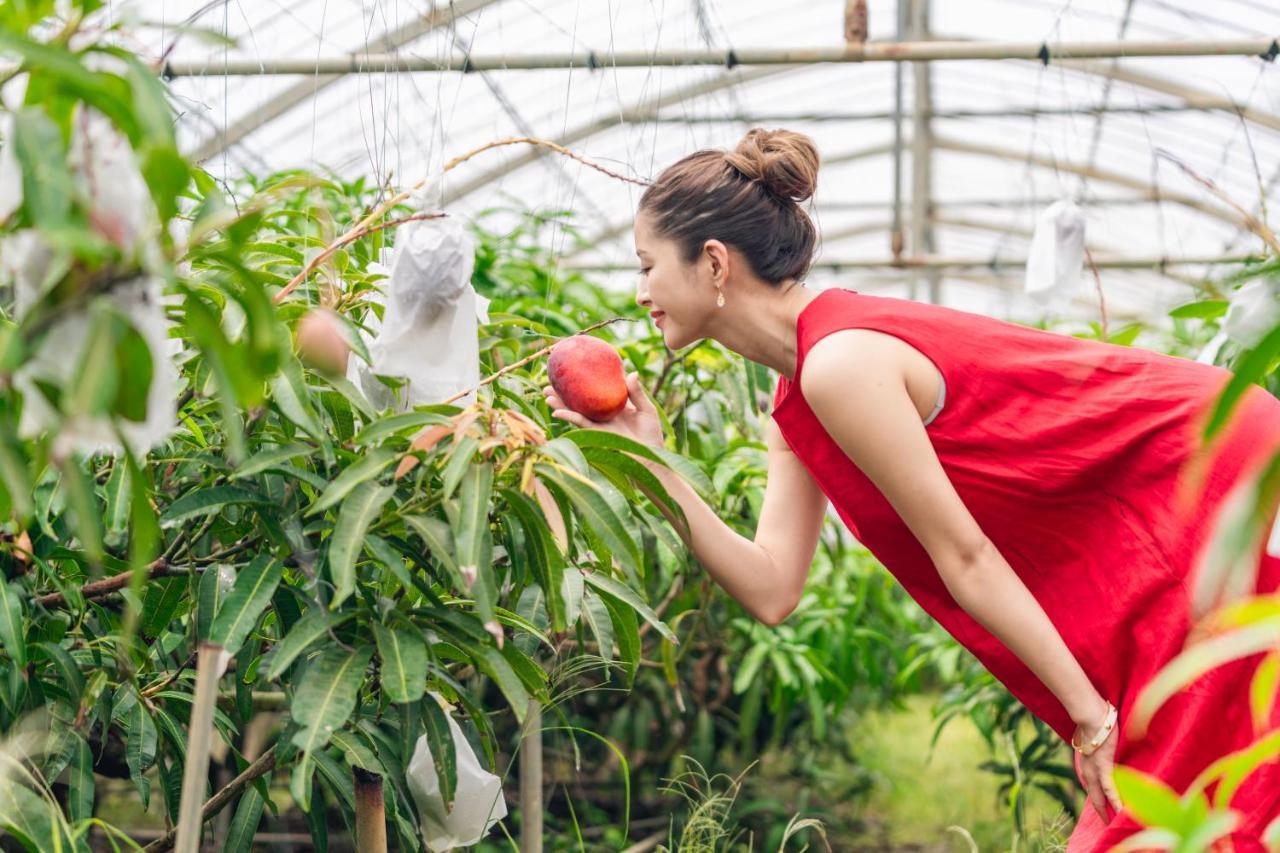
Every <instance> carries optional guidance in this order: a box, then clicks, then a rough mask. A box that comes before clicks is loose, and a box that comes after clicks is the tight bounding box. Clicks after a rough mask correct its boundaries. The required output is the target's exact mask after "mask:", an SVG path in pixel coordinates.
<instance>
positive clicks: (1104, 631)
mask: <svg viewBox="0 0 1280 853" xmlns="http://www.w3.org/2000/svg"><path fill="white" fill-rule="evenodd" d="M817 171H818V154H817V151H816V150H815V148H814V147H813V144H812V142H811V141H810V140H809V139H808V138H807V137H805V136H803V135H801V134H796V133H790V132H787V131H772V132H769V131H762V130H753V131H751V132H750V133H748V134H747V136H746V137H745V138H744V139H743V140H742V142H741V143H740V144H739V145H738V147H737V149H736V150H735V151H733V152H724V151H714V150H713V151H700V152H697V153H695V154H692V155H690V156H689V157H686V158H684V159H683V160H681V161H679V162H677V163H676V164H674V165H673V166H671V167H670V168H668V169H667V170H666V171H665V172H663V173H662V175H661V176H659V178H658V179H657V181H655V182H654V183H653V185H652V186H651V187H650V188H648V189H647V190H646V192H645V194H644V196H643V197H642V199H641V202H640V208H639V213H638V215H637V217H636V223H635V241H636V250H637V255H638V257H639V259H640V266H641V279H640V284H639V288H638V293H637V300H638V301H639V303H640V304H642V305H644V306H645V307H647V308H649V309H650V313H651V315H652V316H653V318H654V322H655V323H656V324H657V326H658V328H659V329H660V330H661V331H662V334H663V338H664V340H665V342H666V343H667V345H668V346H670V347H671V348H673V349H674V348H679V347H684V346H687V345H689V344H691V343H694V342H695V341H698V340H700V339H703V338H712V339H714V340H716V341H718V342H720V343H721V344H723V345H724V346H726V347H727V348H729V349H731V350H733V351H735V352H737V353H740V354H741V355H743V356H744V357H746V358H748V359H751V360H752V361H755V362H758V363H760V364H764V365H766V366H768V367H771V368H773V369H775V370H777V371H778V373H779V374H780V376H781V378H780V380H779V384H778V389H777V394H776V396H775V401H774V402H775V407H774V411H773V418H772V421H771V422H770V423H768V425H767V427H766V432H767V436H766V439H767V445H768V485H767V487H766V491H765V499H764V504H763V508H762V510H761V515H760V521H759V526H758V529H757V531H756V535H755V538H754V540H748V539H746V538H744V537H742V536H740V535H738V534H737V533H735V532H734V531H733V530H732V529H730V528H729V527H728V526H727V525H726V524H725V523H724V522H722V521H721V520H720V519H719V518H717V517H716V516H715V514H714V512H713V511H712V510H711V509H710V508H709V507H708V506H707V505H706V504H705V503H704V502H703V501H702V500H701V499H700V498H699V497H698V496H697V495H696V494H695V493H694V492H693V491H692V490H691V489H690V488H689V487H688V486H687V484H685V483H684V482H683V481H681V480H680V479H679V478H677V477H675V476H674V475H672V474H671V473H670V472H668V471H666V470H665V469H661V468H658V467H656V466H655V467H654V470H655V473H657V474H658V475H659V476H660V477H662V478H663V479H664V484H665V485H666V487H667V488H668V489H669V490H670V492H671V495H672V497H673V498H674V499H675V500H677V501H678V502H679V503H680V504H681V506H682V508H683V509H684V512H685V515H686V517H687V519H688V521H689V524H690V528H691V534H692V536H691V547H692V549H693V550H694V552H695V553H696V555H697V557H698V561H699V562H700V563H701V564H702V565H703V566H705V567H706V569H707V571H708V572H709V573H710V574H711V576H712V577H713V578H714V579H715V580H716V582H717V583H719V584H720V585H721V586H722V587H724V589H725V590H726V591H727V592H728V593H729V594H730V595H732V596H733V597H734V598H735V599H737V600H738V601H739V602H741V604H742V605H743V607H744V608H746V610H747V611H748V612H750V613H751V614H752V615H753V616H755V617H756V618H757V619H759V620H761V621H762V622H765V623H767V624H770V625H776V624H777V623H779V622H781V621H782V620H783V619H785V618H786V616H787V615H788V614H789V613H790V612H791V611H792V609H794V607H795V606H796V603H797V602H798V600H799V598H800V594H801V590H802V587H803V586H804V582H805V578H806V577H807V574H808V570H809V565H810V563H811V561H812V558H813V554H814V550H815V548H816V544H817V539H818V533H819V528H820V526H821V523H822V518H823V515H824V512H825V510H826V507H827V503H828V501H829V502H830V503H831V504H832V505H833V506H834V508H835V509H836V511H837V513H838V514H839V516H840V518H841V519H842V520H843V521H844V523H845V524H846V525H847V526H848V527H849V529H850V531H851V532H852V533H853V534H854V536H856V537H857V539H858V540H859V541H860V542H861V543H862V544H863V545H865V546H866V547H867V548H868V549H869V550H870V551H871V552H872V553H873V554H874V555H875V556H876V557H877V558H878V559H879V560H880V561H881V562H882V563H883V564H884V565H885V567H886V568H888V570H889V571H890V572H892V573H893V574H894V575H895V577H896V578H897V579H898V580H899V581H900V582H901V583H902V585H903V586H904V587H905V588H906V590H907V591H908V592H909V593H910V594H911V596H912V597H913V598H914V599H915V600H916V601H918V602H919V603H920V604H921V605H922V606H923V608H924V609H925V610H926V611H927V612H928V613H930V614H931V615H932V616H933V617H934V618H935V619H937V620H938V622H939V623H940V624H941V625H942V626H943V627H944V628H945V629H946V630H947V631H949V632H950V633H951V634H952V635H953V636H954V637H955V638H956V639H957V640H958V641H959V642H960V643H962V644H963V645H964V646H965V647H966V648H968V649H969V650H970V651H971V652H973V654H974V655H975V656H977V658H978V659H979V660H981V661H982V662H983V664H985V665H986V666H987V668H988V669H989V670H990V671H991V672H992V673H993V674H994V675H995V676H996V677H997V678H998V679H999V680H1000V681H1001V682H1002V683H1004V684H1005V685H1006V686H1007V687H1008V688H1009V690H1010V691H1011V692H1012V693H1013V694H1014V695H1015V696H1017V697H1018V698H1019V700H1021V701H1022V702H1023V703H1025V704H1026V706H1027V707H1028V708H1029V709H1030V710H1031V711H1032V712H1033V713H1035V714H1036V715H1037V716H1038V717H1039V718H1040V719H1042V720H1044V721H1045V722H1046V723H1048V724H1049V725H1050V726H1052V727H1053V729H1054V730H1055V731H1056V732H1057V733H1058V734H1059V735H1060V736H1061V737H1062V738H1063V739H1064V740H1065V741H1068V742H1072V744H1073V746H1074V747H1076V748H1077V754H1076V768H1077V772H1078V773H1079V776H1080V779H1081V782H1082V784H1083V785H1084V787H1085V789H1086V790H1087V792H1088V799H1089V807H1088V808H1086V809H1085V813H1084V814H1083V815H1082V817H1081V819H1080V821H1079V823H1078V824H1077V826H1076V828H1075V831H1074V833H1073V834H1072V838H1071V841H1070V844H1069V846H1068V850H1070V851H1073V852H1074V851H1095V850H1097V851H1103V850H1107V849H1110V848H1111V847H1112V846H1113V845H1114V844H1116V843H1117V842H1119V841H1121V840H1122V839H1124V838H1125V837H1127V836H1129V835H1131V834H1133V833H1134V832H1135V831H1137V830H1138V829H1139V828H1140V825H1139V824H1138V823H1136V822H1135V821H1134V819H1133V817H1132V816H1131V815H1129V814H1127V813H1125V812H1124V811H1123V809H1122V808H1121V803H1120V800H1119V797H1118V795H1117V793H1116V790H1115V787H1114V784H1113V782H1112V779H1111V770H1112V768H1113V766H1114V765H1115V764H1116V763H1122V764H1125V765H1127V766H1130V767H1134V768H1136V769H1139V770H1143V771H1145V772H1148V773H1151V774H1154V775H1155V776H1157V777H1159V778H1160V779H1162V780H1163V781H1164V782H1166V783H1167V784H1169V785H1171V786H1173V787H1174V788H1175V789H1177V790H1178V791H1182V790H1185V788H1186V787H1187V785H1188V784H1189V783H1190V782H1191V781H1192V779H1194V778H1195V776H1196V774H1197V773H1199V772H1200V771H1201V770H1203V769H1204V768H1205V767H1206V766H1207V765H1208V764H1210V763H1211V762H1212V761H1213V760H1214V759H1216V758H1218V757H1220V756H1222V755H1224V754H1226V753H1228V752H1230V751H1232V750H1235V749H1239V748H1241V747H1243V746H1246V745H1247V744H1249V743H1251V742H1252V741H1253V739H1254V736H1255V732H1254V730H1253V724H1252V721H1251V718H1250V712H1249V703H1248V699H1247V693H1248V683H1249V681H1248V677H1249V674H1250V673H1251V672H1252V667H1253V666H1254V665H1256V663H1257V659H1256V658H1253V659H1246V660H1242V661H1239V662H1237V663H1235V664H1232V665H1229V666H1224V667H1220V668H1218V669H1216V670H1214V671H1212V672H1211V673H1209V674H1207V675H1205V676H1204V677H1202V678H1200V679H1198V680H1197V681H1196V682H1194V683H1193V684H1192V685H1191V686H1190V687H1189V688H1188V689H1186V690H1184V691H1182V692H1181V693H1179V694H1178V695H1177V696H1175V697H1174V698H1173V699H1171V700H1170V701H1169V702H1168V703H1166V705H1165V706H1164V707H1162V708H1161V709H1160V711H1159V712H1158V713H1157V714H1156V716H1155V717H1154V719H1153V720H1152V721H1151V724H1150V725H1149V727H1148V729H1147V731H1146V732H1145V734H1144V735H1143V736H1142V737H1136V736H1135V737H1130V736H1129V735H1128V734H1127V732H1126V728H1125V722H1126V720H1127V719H1128V715H1129V711H1130V710H1131V709H1132V707H1133V705H1134V702H1135V699H1136V697H1137V696H1138V694H1139V693H1140V692H1141V690H1142V688H1143V687H1144V685H1146V684H1147V683H1148V682H1149V681H1150V679H1151V678H1152V676H1153V675H1154V674H1155V673H1156V672H1157V671H1159V670H1160V668H1161V667H1162V666H1163V665H1164V664H1166V663H1167V662H1168V661H1169V660H1171V659H1172V658H1173V657H1174V656H1176V655H1177V654H1178V653H1179V652H1180V651H1181V650H1182V648H1183V646H1184V644H1185V642H1186V639H1187V634H1188V630H1189V628H1190V621H1191V620H1190V598H1189V590H1190V587H1191V585H1192V583H1193V568H1194V566H1195V564H1196V560H1197V557H1198V555H1199V553H1200V551H1201V548H1202V547H1203V546H1204V544H1205V543H1206V541H1207V537H1208V535H1209V531H1210V528H1211V526H1212V522H1213V520H1214V518H1215V513H1216V510H1218V509H1219V508H1220V506H1221V504H1222V502H1223V499H1224V497H1225V496H1226V495H1227V493H1228V492H1229V490H1230V489H1231V487H1232V486H1233V485H1234V484H1236V483H1237V482H1240V481H1241V480H1242V478H1243V477H1245V476H1247V475H1248V474H1249V473H1251V472H1255V471H1257V470H1258V469H1259V467H1260V466H1261V465H1263V464H1264V463H1265V462H1266V461H1267V460H1269V459H1270V458H1271V457H1272V456H1273V455H1274V454H1275V453H1276V452H1277V451H1278V450H1280V400H1277V399H1276V398H1274V397H1272V396H1270V395H1269V394H1267V393H1266V392H1265V391H1263V390H1262V389H1261V388H1257V387H1254V388H1251V389H1250V391H1249V393H1248V394H1246V395H1245V397H1244V399H1243V400H1242V401H1241V403H1240V404H1239V407H1238V409H1237V411H1236V412H1235V413H1234V414H1233V418H1232V422H1231V424H1230V426H1229V427H1228V429H1227V431H1226V435H1225V436H1224V437H1223V438H1222V439H1221V440H1218V441H1215V442H1214V445H1213V446H1212V448H1203V447H1201V444H1200V442H1199V439H1198V436H1199V428H1200V426H1201V424H1202V419H1203V417H1204V416H1205V414H1206V412H1207V411H1208V409H1209V408H1211V407H1212V405H1213V403H1214V401H1215V400H1216V398H1217V396H1218V394H1219V393H1220V391H1221V390H1222V388H1223V385H1224V384H1225V383H1226V382H1227V381H1228V380H1229V378H1230V374H1229V373H1228V371H1226V370H1223V369H1221V368H1218V367H1213V366H1209V365H1203V364H1198V363H1195V362H1192V361H1189V360H1186V359H1181V358H1174V357H1171V356H1165V355H1161V354H1158V353H1154V352H1150V351H1147V350H1143V349H1138V348H1131V347H1122V346H1116V345H1112V344H1106V343H1101V342H1098V341H1089V340H1081V339H1077V338H1073V337H1070V336H1067V335H1062V334H1057V333H1052V332H1046V331H1042V330H1037V329H1031V328H1027V327H1023V326H1019V325H1015V324H1012V323H1006V322H1002V321H999V320H995V319H992V318H988V317H984V316H980V315H976V314H971V313H968V312H963V311H957V310H953V309H949V308H944V307H940V306H935V305H928V304H920V303H916V302H912V301H909V300H902V299H893V298H886V297H876V296H871V295H865V294H860V293H857V292H854V291H852V290H843V289H834V290H827V291H822V292H820V293H814V292H812V291H811V290H809V289H807V288H805V287H804V286H803V285H802V284H801V282H802V280H803V278H804V275H805V273H806V271H807V269H808V266H809V263H810V261H811V259H812V255H813V251H814V248H815V244H816V240H817V235H816V232H815V229H814V226H813V224H812V222H811V221H810V219H809V217H808V216H807V215H806V214H805V212H804V211H803V210H802V209H801V207H800V205H799V202H802V201H804V200H805V199H807V198H809V197H810V196H811V195H812V194H813V191H814V188H815V183H816V177H817ZM628 383H629V386H630V388H631V403H630V404H629V405H628V407H627V410H626V411H625V412H624V413H623V414H622V415H620V416H619V417H618V418H616V419H614V420H613V421H610V422H608V423H606V424H597V423H594V422H590V421H587V420H586V419H584V418H583V417H582V416H581V415H578V414H576V413H574V412H572V411H570V410H568V409H566V408H565V407H564V405H563V403H562V402H561V401H560V400H559V399H558V398H556V397H555V395H554V394H553V393H551V392H550V391H549V390H548V399H549V402H550V403H551V405H552V407H553V409H554V414H555V416H556V417H559V418H562V419H564V420H567V421H569V422H571V423H574V424H577V425H579V426H586V427H595V428H601V429H608V430H613V431H616V432H620V433H622V434H625V435H629V436H631V437H633V438H636V439H638V440H640V441H643V442H648V443H651V444H654V445H660V444H661V442H662V435H661V431H660V428H659V425H658V420H657V418H656V416H655V413H654V410H653V406H652V404H651V403H650V402H649V400H648V398H647V397H646V396H645V394H644V393H643V391H642V390H641V388H640V386H639V384H638V377H637V376H636V375H634V374H633V375H632V376H630V377H628ZM1192 461H1195V462H1198V463H1199V464H1198V465H1197V466H1194V468H1195V470H1198V471H1200V472H1202V476H1203V479H1202V480H1197V481H1196V486H1195V488H1194V489H1193V490H1191V498H1192V499H1191V500H1188V499H1187V497H1188V489H1187V484H1188V482H1189V480H1188V477H1189V476H1190V471H1191V470H1192V467H1191V466H1189V465H1188V463H1190V462H1192ZM1206 463H1207V464H1206ZM1256 589H1257V591H1258V592H1275V591H1277V590H1280V559H1278V558H1277V557H1275V556H1271V555H1269V554H1267V553H1265V551H1263V549H1261V548H1260V549H1259V554H1258V578H1257V584H1256ZM1271 722H1272V724H1273V725H1274V726H1280V710H1278V711H1276V713H1275V715H1274V719H1273V720H1272V721H1271ZM1232 806H1233V808H1235V809H1236V810H1237V811H1238V812H1240V814H1241V816H1242V817H1241V820H1240V823H1239V825H1238V826H1237V829H1236V832H1235V833H1234V834H1233V835H1232V838H1231V840H1232V842H1233V843H1234V847H1235V849H1236V850H1240V851H1246V850H1247V851H1262V850H1263V846H1262V843H1261V841H1260V834H1261V832H1262V831H1263V830H1264V829H1265V828H1266V826H1267V825H1268V824H1269V823H1270V821H1271V820H1273V819H1275V818H1276V817H1277V816H1280V767H1278V766H1277V765H1276V764H1275V763H1272V764H1271V765H1269V766H1268V767H1266V768H1264V769H1263V770H1261V771H1259V772H1257V773H1255V774H1254V775H1253V776H1252V777H1251V778H1250V780H1249V782H1248V783H1247V784H1245V785H1243V786H1242V787H1241V788H1240V790H1239V791H1238V792H1237V794H1236V795H1235V797H1234V798H1233V800H1232Z"/></svg>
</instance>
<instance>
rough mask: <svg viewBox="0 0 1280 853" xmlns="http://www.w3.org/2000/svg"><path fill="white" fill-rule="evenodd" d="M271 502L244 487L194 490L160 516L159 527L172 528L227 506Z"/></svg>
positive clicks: (217, 487)
mask: <svg viewBox="0 0 1280 853" xmlns="http://www.w3.org/2000/svg"><path fill="white" fill-rule="evenodd" d="M270 504H271V501H270V500H269V499H268V498H267V497H266V496H264V495H262V494H261V493H259V492H255V491H253V490H252V489H247V488H245V487H244V486H214V487H213V488H203V487H201V488H195V489H192V490H191V491H189V492H187V493H186V494H185V495H183V496H182V497H180V498H178V499H177V500H176V501H174V502H173V503H171V504H169V506H168V507H166V508H165V511H164V512H162V513H161V514H160V526H161V527H173V526H174V525H175V524H177V523H179V522H181V521H185V520H187V519H188V518H195V517H196V516H199V515H209V514H210V513H214V512H220V511H221V510H223V509H224V508H226V507H228V506H269V505H270Z"/></svg>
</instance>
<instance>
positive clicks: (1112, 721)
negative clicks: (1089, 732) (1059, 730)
mask: <svg viewBox="0 0 1280 853" xmlns="http://www.w3.org/2000/svg"><path fill="white" fill-rule="evenodd" d="M1119 717H1120V715H1119V714H1118V713H1117V712H1116V706H1115V705H1112V704H1111V703H1110V702H1108V703H1107V718H1106V719H1105V720H1104V721H1103V722H1102V728H1100V729H1098V731H1097V733H1096V734H1094V736H1093V737H1092V738H1090V739H1089V742H1088V743H1083V744H1078V743H1076V736H1075V733H1074V732H1073V733H1072V735H1071V748H1072V749H1074V750H1075V751H1076V752H1078V753H1080V754H1081V755H1093V754H1094V753H1095V752H1097V751H1098V747H1100V746H1102V745H1103V744H1104V743H1106V742H1107V738H1109V737H1110V736H1111V730H1112V729H1114V728H1115V727H1116V720H1118V719H1119ZM1078 728H1079V727H1078V726H1077V729H1078Z"/></svg>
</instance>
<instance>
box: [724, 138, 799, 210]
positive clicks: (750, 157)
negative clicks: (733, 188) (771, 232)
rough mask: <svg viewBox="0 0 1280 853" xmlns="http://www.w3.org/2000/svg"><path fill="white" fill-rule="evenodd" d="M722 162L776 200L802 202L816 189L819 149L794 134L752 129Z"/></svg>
mask: <svg viewBox="0 0 1280 853" xmlns="http://www.w3.org/2000/svg"><path fill="white" fill-rule="evenodd" d="M725 160H726V161H727V162H728V163H729V165H730V166H732V167H733V168H735V169H737V170H738V171H739V172H741V173H742V175H743V176H744V177H746V178H747V179H749V180H752V181H756V182H758V183H760V184H761V185H763V186H764V188H765V189H766V190H768V191H769V192H770V193H771V194H773V195H775V196H777V197H779V198H784V199H787V200H789V201H794V202H802V201H804V200H805V199H808V198H810V197H811V196H812V195H813V193H814V191H815V190H816V189H817V188H818V162H819V161H818V148H817V146H815V145H814V144H813V140H812V139H810V138H809V137H808V136H806V135H805V134H803V133H797V132H795V131H794V130H765V129H764V128H762V127H753V128H752V129H751V130H749V131H747V135H746V136H744V137H742V141H741V142H739V143H738V147H737V148H735V149H734V150H733V151H731V152H729V153H727V154H726V155H725Z"/></svg>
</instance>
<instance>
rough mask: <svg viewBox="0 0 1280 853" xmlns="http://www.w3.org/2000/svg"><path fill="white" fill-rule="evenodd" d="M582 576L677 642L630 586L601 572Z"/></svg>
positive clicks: (584, 573) (673, 635)
mask: <svg viewBox="0 0 1280 853" xmlns="http://www.w3.org/2000/svg"><path fill="white" fill-rule="evenodd" d="M582 578H583V580H585V581H586V582H587V584H588V585H589V586H593V587H595V588H596V589H597V590H599V591H600V592H602V593H605V594H607V595H610V596H613V597H614V598H615V599H617V600H618V601H621V602H623V603H624V604H626V605H627V606H629V607H630V608H631V609H632V610H634V611H635V612H636V613H638V614H640V616H641V618H643V619H644V621H646V622H648V623H649V624H650V625H652V626H653V627H654V628H655V629H656V630H657V631H658V633H659V634H661V635H662V636H663V637H664V638H666V639H667V640H669V641H671V642H672V643H677V644H678V643H679V640H678V639H677V638H676V635H675V632H673V631H672V630H671V629H670V628H669V627H668V626H667V624H666V623H665V622H663V621H662V619H660V618H659V617H658V614H657V613H654V612H653V608H652V607H650V606H649V605H648V604H646V603H645V601H644V599H642V598H641V597H640V595H639V594H638V593H637V592H636V591H635V590H633V589H631V587H629V586H626V585H624V584H621V583H619V582H618V581H616V580H614V579H613V578H611V577H609V576H608V575H606V574H603V573H602V572H583V573H582Z"/></svg>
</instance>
